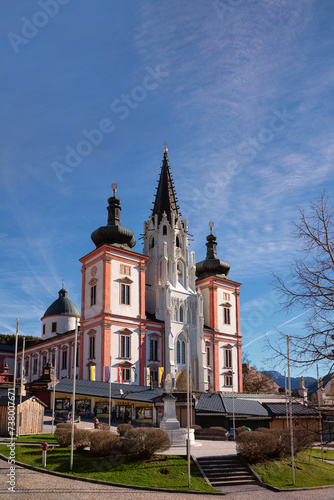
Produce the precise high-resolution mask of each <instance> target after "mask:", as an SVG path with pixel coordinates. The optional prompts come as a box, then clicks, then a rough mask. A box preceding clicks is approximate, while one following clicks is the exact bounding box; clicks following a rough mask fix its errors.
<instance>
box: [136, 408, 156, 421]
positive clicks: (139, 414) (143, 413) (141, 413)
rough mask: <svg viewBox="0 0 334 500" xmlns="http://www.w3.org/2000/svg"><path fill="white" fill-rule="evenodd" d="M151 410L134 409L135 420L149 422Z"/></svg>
mask: <svg viewBox="0 0 334 500" xmlns="http://www.w3.org/2000/svg"><path fill="white" fill-rule="evenodd" d="M151 419H152V408H136V420H151Z"/></svg>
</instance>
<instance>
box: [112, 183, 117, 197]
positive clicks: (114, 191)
mask: <svg viewBox="0 0 334 500" xmlns="http://www.w3.org/2000/svg"><path fill="white" fill-rule="evenodd" d="M111 187H112V192H113V193H114V196H115V194H116V190H117V184H116V182H114V183H113V184H112V185H111Z"/></svg>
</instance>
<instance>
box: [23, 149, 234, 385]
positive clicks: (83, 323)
mask: <svg viewBox="0 0 334 500" xmlns="http://www.w3.org/2000/svg"><path fill="white" fill-rule="evenodd" d="M112 187H113V193H112V196H111V197H110V198H109V200H108V221H107V224H106V225H104V226H101V227H99V228H98V229H96V230H95V231H94V232H93V233H92V235H91V238H92V241H93V244H94V246H95V248H94V249H92V251H91V252H90V253H88V254H87V255H85V256H84V257H82V258H81V259H80V262H81V264H82V268H81V274H82V276H81V278H82V292H81V311H79V309H78V308H77V307H76V306H75V305H74V304H73V302H72V301H71V300H70V299H69V298H68V297H67V294H68V292H67V291H66V290H65V289H64V286H63V287H62V289H61V290H60V291H59V297H58V299H57V300H55V301H54V302H53V303H52V304H51V305H50V307H49V308H48V309H47V310H46V311H45V314H44V315H43V317H42V318H41V321H42V334H41V336H42V341H41V342H39V343H38V344H35V345H33V346H30V347H29V348H27V349H26V350H25V353H24V359H22V352H21V351H20V352H19V354H18V365H19V366H18V373H20V366H21V363H24V365H23V366H24V369H25V377H26V379H27V381H28V382H30V383H31V382H34V381H35V380H37V379H39V377H41V375H42V373H43V368H44V367H45V366H46V364H47V363H49V362H50V363H51V364H52V365H53V366H56V376H57V378H58V379H59V380H61V379H64V378H71V377H72V376H73V373H74V368H73V359H74V342H73V341H74V332H75V329H76V328H78V345H77V368H76V373H77V377H78V379H81V380H95V381H104V382H109V381H111V382H113V383H120V384H130V385H142V386H151V387H159V386H162V385H163V384H164V380H165V378H166V377H168V378H169V380H171V381H172V383H173V385H174V387H176V388H182V387H184V383H185V382H184V381H185V379H186V373H187V372H186V369H187V352H188V351H187V349H188V347H189V371H190V376H191V383H192V388H193V390H198V391H202V392H204V391H212V392H214V391H224V392H229V391H235V392H242V364H241V363H242V362H241V332H240V302H239V294H240V292H239V289H240V286H241V284H240V283H238V282H236V281H233V280H231V279H229V278H228V275H229V270H230V265H229V263H228V262H225V261H223V260H220V259H219V258H218V257H217V248H216V247H217V241H216V240H217V239H216V236H215V235H214V234H213V231H212V229H213V224H212V223H210V233H209V235H208V236H207V242H206V247H207V253H206V258H205V259H204V260H203V261H201V262H197V263H196V260H195V253H194V252H189V233H188V225H187V220H186V219H182V218H181V213H180V211H179V206H178V202H177V198H176V191H175V186H174V182H173V179H172V175H171V169H170V165H169V160H168V153H167V147H165V149H164V154H163V160H162V166H161V171H160V177H159V181H158V187H157V191H156V194H155V200H154V205H153V209H152V213H151V215H150V217H149V219H148V220H147V221H145V222H144V235H143V239H144V248H143V253H138V252H136V250H135V244H136V241H135V238H134V235H133V232H132V231H131V230H130V229H127V228H126V227H124V226H122V225H121V217H120V213H121V201H120V199H119V198H118V197H117V196H116V193H117V191H116V188H117V186H116V184H113V186H112ZM124 213H125V214H126V207H124ZM101 217H103V214H101ZM124 218H126V216H125V217H124Z"/></svg>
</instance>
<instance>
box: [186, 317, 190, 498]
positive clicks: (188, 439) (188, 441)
mask: <svg viewBox="0 0 334 500" xmlns="http://www.w3.org/2000/svg"><path fill="white" fill-rule="evenodd" d="M186 334H187V360H186V361H187V462H188V488H190V408H189V403H190V380H189V379H190V369H189V367H190V344H189V326H188V325H187V326H186Z"/></svg>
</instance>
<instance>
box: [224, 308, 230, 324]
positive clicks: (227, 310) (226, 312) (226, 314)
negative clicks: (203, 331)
mask: <svg viewBox="0 0 334 500" xmlns="http://www.w3.org/2000/svg"><path fill="white" fill-rule="evenodd" d="M224 324H225V325H230V324H231V315H230V308H229V307H224Z"/></svg>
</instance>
